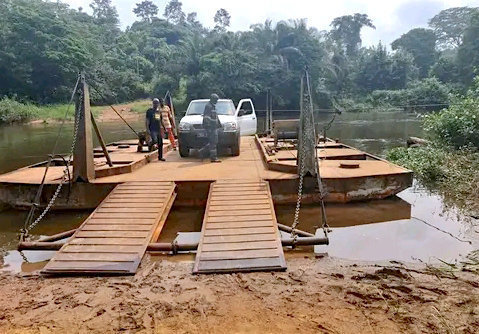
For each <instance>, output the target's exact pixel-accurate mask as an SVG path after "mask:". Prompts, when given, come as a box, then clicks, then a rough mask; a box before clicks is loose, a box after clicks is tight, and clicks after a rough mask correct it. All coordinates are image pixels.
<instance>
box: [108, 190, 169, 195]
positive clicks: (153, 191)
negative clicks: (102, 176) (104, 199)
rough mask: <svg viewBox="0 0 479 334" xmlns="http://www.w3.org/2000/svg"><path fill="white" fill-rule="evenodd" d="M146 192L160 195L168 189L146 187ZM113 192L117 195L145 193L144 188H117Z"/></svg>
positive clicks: (166, 192)
mask: <svg viewBox="0 0 479 334" xmlns="http://www.w3.org/2000/svg"><path fill="white" fill-rule="evenodd" d="M147 193H148V194H156V195H161V194H168V193H169V191H168V190H166V189H165V190H151V189H148V190H147ZM115 194H117V195H120V194H121V195H123V194H129V195H143V194H145V190H128V189H126V190H117V191H115Z"/></svg>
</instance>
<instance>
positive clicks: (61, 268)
mask: <svg viewBox="0 0 479 334" xmlns="http://www.w3.org/2000/svg"><path fill="white" fill-rule="evenodd" d="M50 262H51V263H52V266H50V268H48V269H46V270H47V271H46V272H45V273H49V274H54V273H61V274H64V273H78V274H88V273H103V274H109V273H111V274H113V273H119V274H134V271H136V269H135V267H137V266H138V264H137V263H136V262H126V263H125V262H109V261H105V262H99V261H95V262H90V261H55V260H53V261H50ZM50 262H49V263H48V264H50ZM48 264H47V265H48Z"/></svg>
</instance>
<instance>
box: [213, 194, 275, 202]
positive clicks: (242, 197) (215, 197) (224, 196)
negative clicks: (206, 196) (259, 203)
mask: <svg viewBox="0 0 479 334" xmlns="http://www.w3.org/2000/svg"><path fill="white" fill-rule="evenodd" d="M211 199H212V200H213V201H232V200H238V201H242V200H255V199H259V200H267V199H268V196H266V195H262V194H261V195H259V194H258V195H256V194H254V195H248V194H245V195H240V196H238V195H236V194H231V195H229V194H224V193H223V194H215V195H213V196H212V197H211Z"/></svg>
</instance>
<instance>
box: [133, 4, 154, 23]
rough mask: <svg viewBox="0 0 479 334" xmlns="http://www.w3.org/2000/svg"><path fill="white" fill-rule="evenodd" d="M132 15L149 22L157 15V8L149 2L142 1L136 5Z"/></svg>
mask: <svg viewBox="0 0 479 334" xmlns="http://www.w3.org/2000/svg"><path fill="white" fill-rule="evenodd" d="M133 13H135V15H136V16H138V17H139V18H141V19H142V20H144V21H148V22H151V19H152V18H153V17H155V16H156V15H157V14H158V6H157V5H155V4H154V3H153V1H150V0H144V1H142V2H140V3H137V4H136V7H135V8H134V9H133Z"/></svg>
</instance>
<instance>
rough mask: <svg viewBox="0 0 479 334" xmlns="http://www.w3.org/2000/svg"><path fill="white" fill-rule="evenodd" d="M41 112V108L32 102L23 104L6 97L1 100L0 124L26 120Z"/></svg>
mask: <svg viewBox="0 0 479 334" xmlns="http://www.w3.org/2000/svg"><path fill="white" fill-rule="evenodd" d="M38 114H39V109H38V108H37V107H35V106H34V105H31V104H23V103H20V102H17V101H15V100H13V99H10V98H7V97H4V98H3V99H1V100H0V124H5V123H7V124H8V123H15V122H26V121H29V120H31V119H33V118H34V117H36V116H37V115H38Z"/></svg>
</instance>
